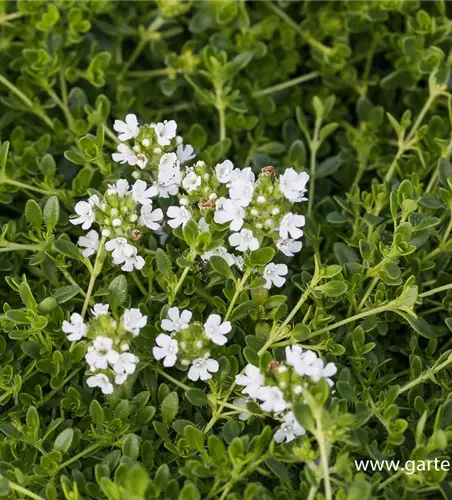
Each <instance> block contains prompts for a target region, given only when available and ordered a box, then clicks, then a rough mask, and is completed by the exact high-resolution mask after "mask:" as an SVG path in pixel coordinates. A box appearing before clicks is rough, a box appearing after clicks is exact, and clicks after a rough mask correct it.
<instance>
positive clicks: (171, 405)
mask: <svg viewBox="0 0 452 500" xmlns="http://www.w3.org/2000/svg"><path fill="white" fill-rule="evenodd" d="M178 410H179V396H178V394H177V392H170V393H169V394H168V395H167V396H166V397H165V399H164V400H163V401H162V404H161V411H162V420H163V423H164V424H166V425H168V424H170V423H171V422H172V421H173V420H174V418H175V417H176V415H177V412H178Z"/></svg>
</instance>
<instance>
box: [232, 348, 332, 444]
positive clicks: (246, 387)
mask: <svg viewBox="0 0 452 500" xmlns="http://www.w3.org/2000/svg"><path fill="white" fill-rule="evenodd" d="M336 371H337V368H336V365H335V364H334V363H328V364H327V365H325V363H324V361H323V360H322V359H321V358H319V357H318V356H317V354H316V353H314V352H313V351H309V350H308V351H303V349H302V348H301V347H300V346H297V345H294V346H288V347H286V360H285V362H281V363H278V362H276V361H272V362H271V363H270V365H269V366H268V370H267V373H265V374H264V373H262V372H261V370H260V369H259V368H258V367H257V366H254V365H251V364H248V365H247V366H246V367H245V371H244V373H243V374H240V375H237V376H236V379H235V380H236V383H237V384H238V385H241V386H243V389H242V393H243V394H245V395H246V396H247V397H248V398H249V399H250V400H253V401H258V402H259V405H260V407H261V409H262V410H263V411H265V412H268V413H273V414H275V416H277V417H278V418H281V415H283V416H282V419H283V424H282V425H281V428H280V429H279V430H278V431H277V432H276V434H275V436H274V438H275V440H276V441H277V442H278V443H280V442H282V441H283V440H284V439H285V440H286V442H290V441H292V440H293V439H295V438H296V437H297V436H301V435H302V434H305V429H304V428H303V427H302V426H301V425H299V424H298V422H297V421H296V420H295V418H294V415H293V413H292V411H291V408H292V404H293V402H295V401H297V400H299V398H300V397H302V394H303V391H304V389H305V388H306V387H308V385H309V384H310V383H316V382H318V381H319V380H320V379H321V378H325V379H326V380H327V382H328V384H329V385H330V386H332V385H333V381H332V380H331V378H330V377H332V376H333V375H335V373H336Z"/></svg>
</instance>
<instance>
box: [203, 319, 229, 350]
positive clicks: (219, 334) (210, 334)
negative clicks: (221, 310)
mask: <svg viewBox="0 0 452 500" xmlns="http://www.w3.org/2000/svg"><path fill="white" fill-rule="evenodd" d="M231 330H232V326H231V322H230V321H225V322H223V323H222V322H221V317H220V316H219V315H218V314H211V315H210V316H209V317H208V318H207V321H206V322H205V323H204V332H205V334H206V337H207V338H208V339H210V340H211V341H212V342H213V343H214V344H217V345H224V344H226V342H227V341H228V339H227V337H226V334H227V333H229V332H230V331H231Z"/></svg>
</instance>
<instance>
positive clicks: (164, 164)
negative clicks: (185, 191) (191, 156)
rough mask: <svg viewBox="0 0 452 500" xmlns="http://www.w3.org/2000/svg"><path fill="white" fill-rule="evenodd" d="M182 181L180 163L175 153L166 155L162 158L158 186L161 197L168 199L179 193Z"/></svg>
mask: <svg viewBox="0 0 452 500" xmlns="http://www.w3.org/2000/svg"><path fill="white" fill-rule="evenodd" d="M181 180H182V174H181V171H180V162H179V160H178V158H177V156H176V154H175V153H166V154H164V155H163V156H162V157H161V158H160V163H159V168H158V175H157V185H156V187H157V188H158V191H159V193H158V194H159V196H161V197H162V198H168V197H169V196H170V195H171V196H174V195H175V194H177V192H178V191H179V185H180V183H181Z"/></svg>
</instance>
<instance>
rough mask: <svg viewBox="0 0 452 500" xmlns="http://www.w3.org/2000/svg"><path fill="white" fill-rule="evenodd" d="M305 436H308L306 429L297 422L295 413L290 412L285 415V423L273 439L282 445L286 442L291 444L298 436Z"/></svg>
mask: <svg viewBox="0 0 452 500" xmlns="http://www.w3.org/2000/svg"><path fill="white" fill-rule="evenodd" d="M304 434H306V431H305V429H304V428H303V427H302V426H301V425H300V424H299V423H298V422H297V420H296V418H295V415H294V414H293V412H291V411H289V412H288V413H286V414H285V415H284V419H283V423H282V424H281V427H280V428H279V429H278V430H277V431H276V432H275V435H274V436H273V439H274V440H275V441H276V442H277V443H282V442H283V441H284V440H285V441H286V443H290V442H291V441H293V440H294V439H296V438H297V437H298V436H303V435H304Z"/></svg>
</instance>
